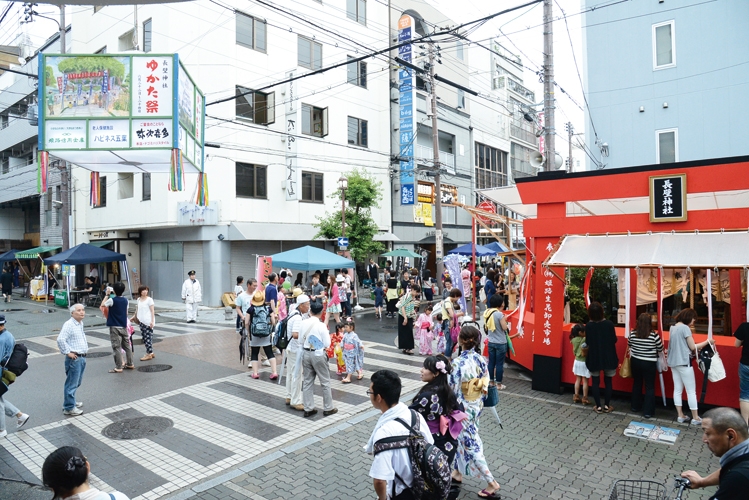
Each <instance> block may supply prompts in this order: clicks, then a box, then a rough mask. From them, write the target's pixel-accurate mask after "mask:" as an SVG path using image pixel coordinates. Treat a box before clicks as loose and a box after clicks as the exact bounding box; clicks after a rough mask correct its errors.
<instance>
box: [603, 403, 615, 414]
mask: <svg viewBox="0 0 749 500" xmlns="http://www.w3.org/2000/svg"><path fill="white" fill-rule="evenodd" d="M603 411H605V412H606V413H611V412H612V411H614V407H613V406H609V405H603Z"/></svg>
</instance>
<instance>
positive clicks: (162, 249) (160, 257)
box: [151, 241, 182, 262]
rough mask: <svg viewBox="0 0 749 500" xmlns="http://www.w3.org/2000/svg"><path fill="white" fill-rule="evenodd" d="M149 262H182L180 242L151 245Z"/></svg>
mask: <svg viewBox="0 0 749 500" xmlns="http://www.w3.org/2000/svg"><path fill="white" fill-rule="evenodd" d="M151 261H152V262H153V261H172V262H182V242H179V241H177V242H172V243H151Z"/></svg>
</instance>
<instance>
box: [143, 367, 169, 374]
mask: <svg viewBox="0 0 749 500" xmlns="http://www.w3.org/2000/svg"><path fill="white" fill-rule="evenodd" d="M171 369H172V365H144V366H139V367H138V371H139V372H147V373H150V372H165V371H167V370H171Z"/></svg>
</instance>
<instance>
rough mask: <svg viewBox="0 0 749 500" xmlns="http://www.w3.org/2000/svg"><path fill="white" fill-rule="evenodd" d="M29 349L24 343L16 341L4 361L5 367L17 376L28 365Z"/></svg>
mask: <svg viewBox="0 0 749 500" xmlns="http://www.w3.org/2000/svg"><path fill="white" fill-rule="evenodd" d="M28 360H29V350H28V349H27V348H26V346H25V345H23V344H19V343H16V345H15V347H13V352H12V353H11V354H10V357H9V358H8V362H7V363H5V369H6V370H8V371H10V372H13V373H15V374H16V377H19V376H20V375H21V374H22V373H23V372H25V371H26V370H27V369H28V367H29V363H28Z"/></svg>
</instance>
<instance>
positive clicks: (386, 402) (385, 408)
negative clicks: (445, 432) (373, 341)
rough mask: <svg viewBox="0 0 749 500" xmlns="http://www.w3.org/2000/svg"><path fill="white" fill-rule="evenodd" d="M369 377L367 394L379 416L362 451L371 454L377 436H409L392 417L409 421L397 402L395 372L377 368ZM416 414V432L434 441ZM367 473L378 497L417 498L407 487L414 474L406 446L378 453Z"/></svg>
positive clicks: (407, 412) (398, 387)
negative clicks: (417, 429) (379, 413)
mask: <svg viewBox="0 0 749 500" xmlns="http://www.w3.org/2000/svg"><path fill="white" fill-rule="evenodd" d="M371 380H372V383H371V384H370V385H369V390H368V391H367V394H369V400H370V401H371V402H372V406H374V407H375V408H377V409H378V410H380V411H381V412H382V415H381V416H380V419H379V420H377V424H375V428H374V431H373V432H372V436H371V437H370V438H369V442H368V443H367V445H366V446H365V447H364V451H366V452H367V453H369V454H373V453H374V444H375V443H376V442H377V441H379V440H380V439H383V438H387V437H392V436H405V435H408V429H406V427H405V426H404V425H403V424H401V423H400V422H398V421H397V420H395V419H396V418H400V419H401V420H403V421H404V422H406V423H408V424H410V423H411V410H410V409H409V408H408V406H406V405H405V404H404V403H400V402H399V401H398V400H399V399H400V395H401V379H400V377H399V376H398V374H397V373H395V372H393V371H391V370H378V371H376V372H374V373H373V374H372V378H371ZM416 415H417V417H418V418H419V432H420V433H421V434H422V435H423V436H424V439H425V440H426V442H428V443H429V444H433V443H434V439H433V438H432V434H431V432H429V427H427V423H426V421H425V420H424V417H422V416H421V414H419V413H416ZM396 475H397V476H398V478H397V479H396ZM369 476H370V477H371V478H372V479H373V483H374V490H375V493H377V498H378V499H379V500H387V499H391V500H412V499H413V500H416V499H415V498H414V496H413V495H412V494H411V490H410V487H411V484H412V483H413V473H412V472H411V460H410V459H409V457H408V449H407V448H396V449H392V450H384V451H380V452H379V453H377V454H376V455H375V456H374V460H372V467H371V468H370V469H369Z"/></svg>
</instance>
